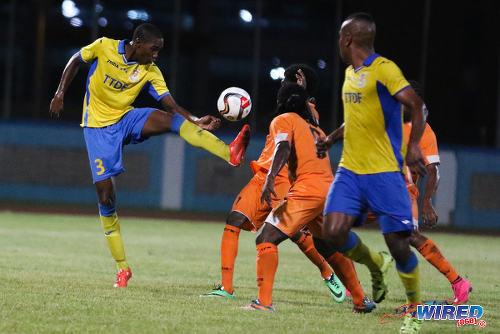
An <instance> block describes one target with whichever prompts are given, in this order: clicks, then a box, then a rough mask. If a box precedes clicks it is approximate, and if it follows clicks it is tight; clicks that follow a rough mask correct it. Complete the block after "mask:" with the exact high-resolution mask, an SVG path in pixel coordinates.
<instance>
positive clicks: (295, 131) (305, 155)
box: [270, 113, 333, 183]
mask: <svg viewBox="0 0 500 334" xmlns="http://www.w3.org/2000/svg"><path fill="white" fill-rule="evenodd" d="M270 135H271V136H272V137H273V138H274V144H275V145H277V144H278V143H279V142H281V141H285V140H286V141H288V142H289V143H290V146H291V148H292V152H291V153H290V159H289V162H288V168H289V169H290V170H291V173H292V174H293V175H294V176H295V180H296V183H297V182H299V181H301V180H302V179H304V178H314V179H322V180H329V181H330V182H331V180H333V174H332V169H331V166H330V159H329V157H328V156H327V157H326V158H324V159H319V158H318V157H317V156H316V138H317V137H319V136H325V134H324V132H323V130H321V129H320V128H319V127H316V126H313V125H311V124H309V123H307V122H306V121H305V120H304V119H303V118H302V117H300V116H299V115H297V114H295V113H286V114H282V115H279V116H278V117H276V118H275V119H274V120H273V121H272V122H271V126H270Z"/></svg>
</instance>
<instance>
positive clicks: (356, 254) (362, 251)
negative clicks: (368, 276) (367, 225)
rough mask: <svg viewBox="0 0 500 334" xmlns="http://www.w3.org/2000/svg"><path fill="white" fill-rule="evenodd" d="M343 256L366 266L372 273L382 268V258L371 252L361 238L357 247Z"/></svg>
mask: <svg viewBox="0 0 500 334" xmlns="http://www.w3.org/2000/svg"><path fill="white" fill-rule="evenodd" d="M343 254H344V256H346V257H348V258H350V259H351V260H353V261H355V262H358V263H361V264H364V265H365V266H367V267H368V269H369V270H370V271H377V270H379V269H380V266H382V262H383V259H382V256H381V255H380V254H379V253H377V252H373V251H371V250H370V249H369V248H368V247H367V246H366V245H365V244H364V243H363V242H362V241H361V239H359V238H358V242H357V244H356V246H354V247H353V248H352V249H350V250H348V251H347V252H343Z"/></svg>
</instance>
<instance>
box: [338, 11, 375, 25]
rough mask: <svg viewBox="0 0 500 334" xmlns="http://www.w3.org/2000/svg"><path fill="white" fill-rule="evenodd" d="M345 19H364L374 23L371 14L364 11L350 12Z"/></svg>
mask: <svg viewBox="0 0 500 334" xmlns="http://www.w3.org/2000/svg"><path fill="white" fill-rule="evenodd" d="M347 20H357V21H365V22H368V23H373V24H375V20H374V19H373V16H372V14H370V13H365V12H358V13H352V14H351V15H349V16H348V17H347V18H346V19H345V21H347Z"/></svg>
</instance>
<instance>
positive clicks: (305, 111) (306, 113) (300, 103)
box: [275, 82, 316, 124]
mask: <svg viewBox="0 0 500 334" xmlns="http://www.w3.org/2000/svg"><path fill="white" fill-rule="evenodd" d="M308 99H309V95H308V94H307V92H306V90H305V89H304V88H302V87H301V86H299V85H298V84H297V83H295V82H285V83H283V85H282V86H281V88H280V89H279V90H278V96H277V100H278V106H277V107H276V112H275V114H276V115H281V114H285V113H289V112H291V113H296V114H298V115H299V116H300V117H302V118H303V119H305V120H306V121H308V122H310V123H312V124H315V123H316V120H315V117H314V116H313V115H312V113H311V111H310V109H309V108H308V107H307V100H308Z"/></svg>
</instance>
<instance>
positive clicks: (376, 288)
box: [340, 231, 392, 303]
mask: <svg viewBox="0 0 500 334" xmlns="http://www.w3.org/2000/svg"><path fill="white" fill-rule="evenodd" d="M340 251H341V252H342V253H343V254H344V256H346V257H348V258H350V259H352V260H353V261H356V262H359V263H361V264H364V265H365V266H367V267H368V270H370V274H371V277H372V298H373V300H374V301H375V302H376V303H380V302H382V301H383V300H384V299H385V296H386V295H387V292H388V291H389V289H388V288H387V284H386V283H385V276H386V275H387V271H388V270H389V268H390V265H391V262H392V258H391V256H390V255H389V254H388V253H387V252H384V251H382V252H378V253H377V252H373V251H371V250H370V249H369V248H368V247H367V246H366V245H365V244H364V243H363V242H362V241H361V239H360V238H359V237H358V236H357V234H356V233H354V232H352V231H350V232H349V236H348V239H347V242H346V243H345V244H344V245H343V246H342V247H341V248H340ZM351 292H352V291H351Z"/></svg>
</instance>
